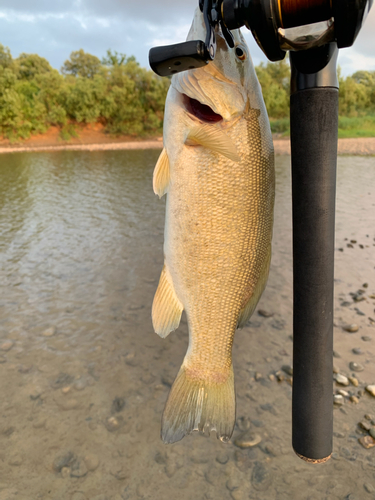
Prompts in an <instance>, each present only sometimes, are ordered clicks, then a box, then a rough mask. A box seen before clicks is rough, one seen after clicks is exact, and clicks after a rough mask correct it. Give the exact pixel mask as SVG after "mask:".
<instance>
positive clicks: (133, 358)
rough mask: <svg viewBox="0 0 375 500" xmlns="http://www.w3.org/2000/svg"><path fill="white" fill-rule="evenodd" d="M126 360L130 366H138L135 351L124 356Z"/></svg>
mask: <svg viewBox="0 0 375 500" xmlns="http://www.w3.org/2000/svg"><path fill="white" fill-rule="evenodd" d="M124 361H125V363H126V364H127V365H129V366H137V360H136V356H135V352H128V354H126V355H125V356H124Z"/></svg>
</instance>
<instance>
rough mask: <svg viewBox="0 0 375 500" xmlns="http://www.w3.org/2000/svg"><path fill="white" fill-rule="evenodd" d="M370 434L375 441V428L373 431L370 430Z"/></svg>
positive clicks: (372, 428)
mask: <svg viewBox="0 0 375 500" xmlns="http://www.w3.org/2000/svg"><path fill="white" fill-rule="evenodd" d="M369 434H370V436H371V437H372V438H374V439H375V427H371V429H370V430H369Z"/></svg>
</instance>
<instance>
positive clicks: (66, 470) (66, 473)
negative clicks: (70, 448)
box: [60, 467, 70, 479]
mask: <svg viewBox="0 0 375 500" xmlns="http://www.w3.org/2000/svg"><path fill="white" fill-rule="evenodd" d="M60 474H61V477H62V478H64V479H65V478H66V477H69V476H70V469H69V467H63V468H62V469H61V472H60Z"/></svg>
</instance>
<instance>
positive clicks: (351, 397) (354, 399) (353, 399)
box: [349, 396, 359, 404]
mask: <svg viewBox="0 0 375 500" xmlns="http://www.w3.org/2000/svg"><path fill="white" fill-rule="evenodd" d="M349 399H350V401H351V402H352V403H355V404H358V403H359V399H358V398H357V396H350V398H349Z"/></svg>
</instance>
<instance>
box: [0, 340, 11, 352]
mask: <svg viewBox="0 0 375 500" xmlns="http://www.w3.org/2000/svg"><path fill="white" fill-rule="evenodd" d="M13 346H14V342H13V341H12V340H5V341H4V342H3V343H2V344H0V350H1V351H10V350H11V349H12V347H13Z"/></svg>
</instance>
